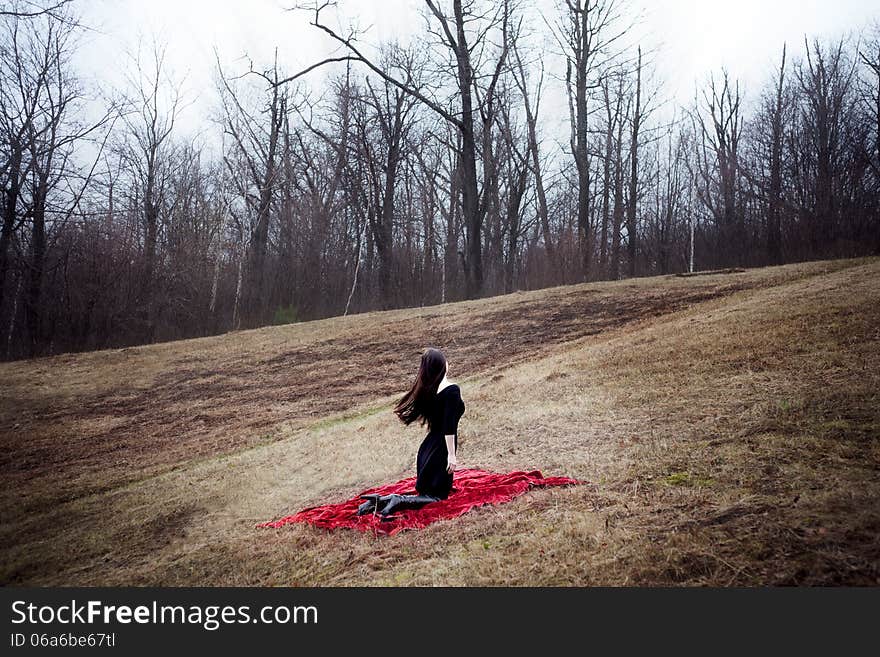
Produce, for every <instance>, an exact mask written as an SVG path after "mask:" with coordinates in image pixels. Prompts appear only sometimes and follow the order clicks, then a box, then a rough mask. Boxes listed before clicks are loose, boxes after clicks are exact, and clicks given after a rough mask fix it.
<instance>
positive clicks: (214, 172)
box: [0, 0, 880, 359]
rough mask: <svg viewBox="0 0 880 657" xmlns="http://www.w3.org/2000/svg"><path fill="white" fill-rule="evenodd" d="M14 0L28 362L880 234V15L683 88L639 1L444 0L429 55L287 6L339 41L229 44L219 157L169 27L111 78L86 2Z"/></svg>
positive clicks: (423, 44)
mask: <svg viewBox="0 0 880 657" xmlns="http://www.w3.org/2000/svg"><path fill="white" fill-rule="evenodd" d="M0 9H2V11H0V189H2V198H0V215H2V218H0V229H2V233H0V357H2V358H5V359H14V358H22V357H34V356H40V355H47V354H54V353H59V352H63V351H78V350H89V349H99V348H105V347H119V346H126V345H134V344H144V343H150V342H155V341H164V340H173V339H179V338H186V337H194V336H202V335H210V334H216V333H221V332H225V331H229V330H235V329H241V328H250V327H257V326H263V325H267V324H272V323H288V322H294V321H301V320H307V319H314V318H320V317H327V316H332V315H340V314H344V313H345V314H351V313H357V312H363V311H369V310H375V309H386V308H398V307H406V306H419V305H429V304H436V303H442V302H446V301H453V300H459V299H465V298H478V297H483V296H488V295H493V294H500V293H505V292H510V291H514V290H517V289H534V288H540V287H546V286H550V285H557V284H563V283H573V282H580V281H587V280H605V279H617V278H621V277H630V276H647V275H654V274H668V273H675V272H682V271H687V270H688V269H689V268H690V267H691V266H692V267H693V268H694V269H695V270H700V269H712V268H717V267H733V266H761V265H768V264H780V263H785V262H792V261H799V260H806V259H817V258H834V257H851V256H858V255H866V254H878V253H880V32H878V31H877V28H876V26H875V27H871V26H865V30H864V32H862V33H859V34H857V35H851V36H848V37H845V38H841V39H825V38H819V37H815V38H814V36H812V35H807V36H806V37H805V38H804V41H803V43H800V44H791V43H790V44H782V43H780V44H779V51H778V52H779V56H778V62H777V65H776V66H775V69H774V70H768V71H767V76H766V80H765V82H764V84H763V86H761V87H760V88H745V86H744V84H743V83H742V82H740V81H738V80H736V79H735V78H734V77H732V76H731V75H730V74H729V73H728V72H727V71H724V70H719V71H714V72H713V73H712V74H711V76H707V78H706V79H705V80H703V81H701V82H700V83H699V85H698V88H697V89H696V92H695V94H694V96H693V98H692V100H691V101H690V102H688V103H686V104H684V105H683V106H678V107H673V106H672V103H671V102H669V101H668V99H667V97H666V95H665V94H664V86H663V80H662V78H661V77H660V76H659V75H658V74H657V72H656V70H655V67H654V65H653V60H654V54H655V53H654V52H652V50H651V49H650V48H648V47H646V46H645V45H644V44H640V43H638V42H636V41H635V40H634V39H632V38H630V36H631V27H632V26H631V24H630V23H628V22H627V21H628V20H629V19H628V18H627V16H628V12H627V11H626V10H627V7H626V6H625V5H623V4H622V3H621V2H615V1H614V0H558V2H557V4H556V10H555V14H554V15H546V16H544V17H543V21H535V20H531V19H530V20H527V15H526V13H527V9H526V8H524V7H523V6H522V5H521V4H519V3H517V2H515V1H514V0H505V1H496V2H488V1H485V2H483V1H480V0H451V1H449V2H441V1H440V0H425V2H424V18H425V21H424V28H423V33H422V34H421V35H419V38H418V39H415V40H414V43H416V46H413V47H406V46H403V45H401V44H400V43H395V42H388V43H376V42H373V41H370V34H369V33H367V34H359V33H355V32H348V31H341V30H340V28H338V27H337V26H338V25H339V24H340V22H339V20H337V19H336V17H337V14H336V12H338V11H339V9H338V8H337V7H335V6H334V5H333V4H332V3H318V4H312V5H310V6H307V7H298V8H296V9H291V10H290V12H289V13H287V14H285V16H283V18H284V19H285V20H295V21H302V22H303V23H304V24H305V23H308V24H309V25H310V26H311V27H310V28H309V29H311V30H314V31H316V32H319V33H320V34H321V35H322V36H323V37H324V38H326V39H327V41H328V42H330V43H332V44H333V45H334V46H335V51H334V52H335V54H334V55H333V56H332V57H330V58H329V59H327V60H319V59H316V60H315V61H314V62H311V63H308V64H307V67H306V68H302V67H301V65H300V68H295V67H292V66H289V65H288V63H286V62H284V61H281V60H280V59H279V58H278V57H277V56H276V57H275V59H274V60H273V61H269V62H251V61H247V62H246V63H245V64H244V65H242V63H241V62H242V60H237V62H236V64H234V65H231V64H229V63H227V62H224V61H222V58H221V56H220V55H219V54H217V55H216V57H215V62H214V69H215V71H216V74H215V80H216V90H215V91H216V93H215V98H216V102H215V104H214V105H215V111H214V112H213V113H212V114H211V116H206V117H204V120H205V123H206V124H207V125H209V126H210V128H209V132H210V135H211V137H210V139H211V140H212V141H211V143H212V147H211V148H208V147H206V146H203V145H200V142H199V141H198V140H193V139H191V138H190V137H189V136H187V135H185V134H183V133H182V131H181V130H180V128H179V118H180V115H181V112H183V111H184V110H185V109H186V102H187V101H186V99H185V98H184V97H183V96H182V95H181V92H180V89H181V81H180V80H178V79H175V78H174V77H173V75H172V72H171V71H170V68H169V66H168V65H167V56H166V55H167V46H163V45H161V44H156V45H152V46H150V47H142V48H141V49H140V50H139V51H138V52H136V53H132V54H131V55H130V56H129V57H128V58H127V59H125V61H124V62H123V61H122V60H121V63H120V66H124V67H126V71H127V80H128V84H127V85H126V88H125V90H124V93H119V94H106V93H105V94H102V95H99V94H98V92H97V91H96V90H92V89H89V88H88V86H87V85H86V84H84V82H83V77H82V75H81V72H80V71H78V70H77V69H76V67H75V66H74V64H73V61H74V57H73V55H74V53H75V52H76V48H77V47H78V43H79V38H80V35H81V32H82V31H83V30H84V29H87V26H83V25H81V24H80V22H79V21H78V19H77V3H76V2H54V3H45V4H39V3H35V2H26V3H25V2H4V3H0ZM529 16H531V17H532V18H534V16H533V14H529ZM367 44H368V45H369V48H367V47H366V45H367ZM541 44H544V45H541ZM548 44H549V45H548ZM793 53H799V54H796V55H795V54H793ZM551 70H552V71H561V72H562V73H561V74H560V75H551V73H550V71H551ZM551 84H556V85H557V86H558V87H559V88H561V90H562V94H561V97H563V98H564V99H565V100H564V101H563V103H562V104H560V106H558V107H556V106H552V107H551V106H548V104H547V100H546V99H547V97H548V94H547V89H548V87H549V86H550V85H551ZM96 106H99V107H101V108H102V109H101V110H100V111H97V112H96V111H95V107H96ZM86 108H88V111H86ZM548 112H555V113H564V114H565V118H566V119H567V120H568V122H569V125H570V132H569V135H568V136H567V138H565V139H561V140H558V141H557V142H555V143H554V141H553V139H552V138H551V136H550V135H548V134H547V131H546V130H545V129H544V128H545V126H546V125H547V120H546V116H547V113H548ZM85 117H90V118H85Z"/></svg>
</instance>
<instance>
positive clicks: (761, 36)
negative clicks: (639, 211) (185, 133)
mask: <svg viewBox="0 0 880 657" xmlns="http://www.w3.org/2000/svg"><path fill="white" fill-rule="evenodd" d="M293 1H294V0H290V1H289V2H284V1H279V0H247V1H245V0H237V1H233V0H80V2H79V3H78V6H79V9H80V11H81V12H82V15H83V20H84V22H85V23H86V24H87V25H89V26H91V27H93V28H94V31H93V32H91V33H90V34H89V35H88V36H87V37H86V38H85V39H84V41H83V43H82V48H81V51H80V55H79V67H80V70H81V72H82V73H83V74H85V75H87V76H89V77H92V78H94V79H95V80H97V81H99V82H100V84H101V85H102V86H105V87H109V86H116V85H120V84H121V82H122V71H123V64H124V62H125V58H124V57H123V56H122V53H124V52H126V51H129V52H131V51H135V50H136V49H137V44H138V41H139V40H143V42H144V43H146V44H149V43H150V42H151V40H152V39H153V38H154V37H156V38H157V39H158V40H159V41H160V42H164V43H165V44H167V47H168V63H169V65H170V67H171V69H172V70H173V75H174V77H175V78H176V79H179V78H184V76H185V83H184V92H185V93H186V94H187V95H188V96H189V97H190V98H191V99H192V101H193V102H192V104H191V105H190V106H189V108H188V109H187V116H186V117H185V120H184V125H185V126H188V129H198V126H199V125H202V124H204V121H205V118H206V117H207V115H208V112H210V111H211V108H212V106H213V105H215V104H216V96H215V93H214V88H213V82H212V75H213V67H214V55H213V51H214V48H215V47H216V48H217V49H218V51H219V53H220V56H221V59H222V60H223V62H224V64H226V65H228V66H230V67H231V68H232V69H233V70H234V68H235V66H236V65H237V66H239V67H246V64H244V63H243V60H241V59H240V58H241V57H242V55H244V54H245V53H247V54H248V55H249V56H250V57H251V58H253V59H254V61H255V62H256V63H257V64H258V65H259V64H265V63H268V62H269V61H271V58H272V56H273V52H274V49H275V47H276V46H277V47H278V51H279V59H280V60H281V63H282V65H283V68H284V69H285V70H287V71H295V70H298V69H299V68H301V67H303V66H306V65H308V64H310V63H313V62H315V61H317V60H318V59H319V58H321V57H322V56H325V55H326V54H327V53H329V52H330V47H331V45H332V44H331V43H330V42H329V40H328V39H327V38H326V36H324V35H322V34H321V33H320V32H318V31H317V30H316V29H315V28H313V27H311V26H309V25H308V18H307V15H305V14H302V13H298V12H286V11H285V10H284V9H285V7H288V6H291V5H292V4H293ZM423 5H424V3H423V2H422V1H421V0H340V2H339V15H341V16H343V17H344V19H346V20H353V21H356V22H358V24H360V25H361V26H362V27H368V26H371V28H370V30H369V31H368V32H367V34H366V35H365V36H364V37H363V38H362V39H363V41H364V42H366V43H378V42H379V41H381V40H385V39H390V38H399V39H401V40H403V41H406V40H407V39H408V38H409V37H410V36H411V35H412V34H414V33H415V34H418V33H420V32H421V31H422V30H423V26H424V19H423V17H422V7H423ZM531 6H532V9H533V10H534V11H539V10H544V11H545V12H547V13H548V15H550V12H552V10H553V7H554V2H553V0H538V2H535V3H532V4H531ZM631 6H632V7H633V8H634V10H635V11H637V12H640V13H641V14H642V19H641V21H640V26H639V30H640V31H641V32H643V33H644V34H645V39H644V42H645V43H650V44H658V48H657V55H656V65H657V73H658V76H659V79H660V80H662V81H663V86H662V92H663V95H664V96H665V97H667V98H672V99H676V100H677V101H678V102H682V103H684V102H688V101H689V100H690V99H691V98H692V97H693V94H694V84H695V82H696V81H697V80H700V79H703V78H704V77H705V76H706V75H707V74H708V73H709V72H710V71H718V70H719V69H720V67H722V66H726V67H727V68H728V69H729V71H730V73H731V74H733V75H734V76H736V77H738V78H739V79H741V80H742V81H743V83H744V85H745V89H746V90H747V93H748V92H749V91H756V90H757V87H758V86H759V85H760V84H761V83H762V82H763V81H764V80H765V79H766V77H767V76H769V75H770V74H771V73H772V69H773V66H775V65H776V63H777V61H778V58H779V54H780V50H781V47H782V44H783V42H788V44H789V52H790V53H792V54H794V55H796V54H797V53H798V52H800V51H801V50H802V44H803V39H804V35H805V34H806V35H810V36H814V35H817V36H828V37H837V36H840V35H842V34H846V33H853V34H854V35H856V36H858V34H859V33H860V32H861V31H863V30H864V28H866V26H868V25H869V24H870V23H872V22H873V21H876V20H877V19H878V18H880V11H878V9H877V6H878V5H877V2H876V0H874V1H870V0H736V1H732V0H658V1H655V2H650V1H648V0H645V1H642V2H636V1H634V2H632V3H631ZM327 18H328V19H329V18H330V16H329V15H328V17H327ZM533 18H534V20H532V21H530V23H531V24H537V25H538V26H539V27H540V26H541V21H540V18H537V17H533ZM551 45H552V44H550V43H546V44H545V45H544V47H545V48H547V49H548V50H549V49H550V48H551ZM236 60H238V62H237V63H236ZM239 70H240V69H239ZM322 75H323V74H322V73H321V72H317V73H314V74H312V75H311V77H310V83H311V84H313V85H315V86H317V85H318V84H319V83H320V80H321V76H322ZM550 97H551V98H552V97H553V96H552V94H551V95H550ZM550 109H551V110H552V108H550ZM545 110H547V108H546V106H545ZM558 110H559V111H557V112H553V114H554V115H555V116H556V117H557V120H561V119H560V117H565V116H566V113H567V110H566V109H565V107H564V106H563V107H560V108H558ZM548 114H550V112H549V111H548Z"/></svg>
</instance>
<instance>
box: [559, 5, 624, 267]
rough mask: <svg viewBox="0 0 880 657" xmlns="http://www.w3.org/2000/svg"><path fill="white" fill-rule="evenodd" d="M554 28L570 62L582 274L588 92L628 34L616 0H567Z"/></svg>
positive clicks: (587, 254) (587, 253)
mask: <svg viewBox="0 0 880 657" xmlns="http://www.w3.org/2000/svg"><path fill="white" fill-rule="evenodd" d="M559 13H560V17H559V20H558V21H557V23H556V25H555V29H554V33H555V36H556V40H557V42H558V44H559V45H560V47H561V48H562V51H563V55H564V56H565V66H566V77H565V79H566V85H565V86H566V92H567V94H568V104H569V114H570V121H571V139H570V146H571V152H572V155H573V156H574V161H575V167H576V169H577V177H578V178H577V181H578V185H577V190H578V201H577V229H578V249H579V251H580V255H581V276H582V278H583V280H586V279H587V278H588V276H589V274H590V258H591V251H592V245H591V243H590V231H589V224H590V157H589V155H590V152H589V139H590V135H589V127H588V123H589V115H590V113H591V110H590V108H589V106H588V100H589V92H590V90H591V89H595V88H597V87H598V86H599V82H598V81H597V80H598V79H600V78H601V75H600V74H599V73H600V66H601V65H602V64H604V63H605V60H606V59H607V58H608V57H609V54H610V52H609V51H610V48H611V46H612V45H613V44H614V42H615V41H617V40H618V39H619V38H620V37H621V36H622V35H623V33H624V31H621V30H619V29H618V27H617V23H618V22H619V18H620V17H619V13H618V3H617V2H616V1H615V0H562V2H560V5H559Z"/></svg>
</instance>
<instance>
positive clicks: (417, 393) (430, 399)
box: [358, 348, 464, 517]
mask: <svg viewBox="0 0 880 657" xmlns="http://www.w3.org/2000/svg"><path fill="white" fill-rule="evenodd" d="M448 374H449V364H448V363H447V361H446V356H444V355H443V352H442V351H440V350H439V349H433V348H431V349H427V350H425V353H424V354H422V362H421V365H420V366H419V373H418V375H417V376H416V380H415V382H414V383H413V385H412V387H411V388H410V390H409V392H407V393H406V394H405V395H404V396H403V397H402V398H401V399H400V401H398V402H397V405H396V406H395V407H394V412H395V413H396V414H397V417H398V418H400V421H401V422H403V423H404V424H407V425H409V424H411V423H413V422H415V421H416V420H419V422H420V424H421V425H422V426H424V425H425V424H427V425H428V434H427V435H426V436H425V439H424V440H423V441H422V444H421V446H420V447H419V454H418V458H417V459H416V492H417V493H418V495H363V496H362V497H363V498H364V499H366V500H367V501H366V502H364V503H363V504H362V505H361V506H360V508H359V509H358V515H363V514H365V513H370V512H373V513H378V514H379V515H381V516H383V517H386V516H388V515H389V514H390V513H391V512H392V511H394V510H395V509H400V508H413V507H419V506H423V505H425V504H428V503H429V502H436V501H437V500H445V499H446V498H447V497H449V492H450V491H451V490H452V473H453V472H454V471H455V467H456V465H457V461H456V450H457V449H458V421H459V419H460V418H461V416H462V414H463V413H464V402H463V401H462V399H461V389H460V388H459V387H458V384H457V383H452V382H451V381H450V380H449V379H448V378H447V375H448Z"/></svg>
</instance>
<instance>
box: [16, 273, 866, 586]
mask: <svg viewBox="0 0 880 657" xmlns="http://www.w3.org/2000/svg"><path fill="white" fill-rule="evenodd" d="M426 346H439V347H442V348H443V349H444V350H445V351H446V353H447V355H448V357H449V361H450V378H452V379H453V380H455V381H457V382H459V383H460V384H461V387H462V395H463V397H464V399H465V403H466V405H467V412H466V414H465V416H464V417H463V418H462V420H461V424H460V454H459V462H460V464H461V465H462V466H468V467H471V466H473V467H484V468H487V469H492V470H499V471H501V470H510V469H540V470H542V471H543V472H544V473H545V474H547V475H557V474H564V475H569V476H574V477H578V478H582V479H587V480H590V481H591V482H593V485H590V486H582V487H573V488H567V489H549V490H536V491H533V492H530V493H529V494H527V495H525V496H522V497H520V498H518V499H517V500H514V501H513V502H511V503H509V504H506V505H502V506H497V507H488V508H483V509H479V510H476V511H474V512H472V513H469V514H467V515H465V516H463V517H462V518H458V519H455V520H451V521H443V522H439V523H436V524H435V525H432V526H431V527H429V528H427V529H425V530H421V531H418V532H402V533H400V534H398V535H396V536H393V537H374V536H370V535H364V534H361V533H358V532H350V531H337V532H332V533H330V532H326V531H324V530H318V529H315V528H312V527H308V526H301V525H295V526H289V527H285V528H283V529H279V530H262V529H261V530H257V529H255V528H254V524H255V523H256V522H258V521H262V520H268V519H272V518H276V517H279V516H282V515H287V514H289V513H291V512H294V511H296V510H298V509H299V508H301V507H304V506H308V505H311V504H314V503H317V502H319V501H325V500H326V501H336V500H341V499H343V498H345V497H348V496H350V495H351V494H353V493H356V492H358V491H360V490H362V489H363V488H366V487H368V486H372V485H374V484H377V483H382V482H387V481H393V480H396V479H398V478H401V477H404V476H408V475H410V474H412V473H413V470H414V460H415V452H416V449H417V447H418V444H419V442H420V440H421V438H422V435H423V430H422V429H420V428H416V427H409V428H407V427H403V426H402V425H401V424H400V423H399V422H397V420H396V418H395V416H394V415H393V414H392V413H391V411H390V408H391V405H392V404H393V401H394V400H395V399H396V397H397V396H398V395H399V394H401V393H402V392H403V391H404V390H405V389H406V387H407V386H408V384H409V383H410V381H411V378H412V376H413V374H414V371H415V367H416V366H417V363H418V356H419V354H420V353H421V350H422V349H423V348H424V347H426ZM878 347H880V260H878V259H869V260H849V261H835V262H818V263H807V264H800V265H788V266H784V267H775V268H767V269H759V270H749V271H747V272H744V273H734V274H718V275H711V276H697V277H692V278H679V277H665V278H650V279H636V280H627V281H618V282H613V283H597V284H584V285H576V286H564V287H558V288H553V289H549V290H540V291H534V292H525V293H516V294H511V295H506V296H503V297H495V298H492V299H484V300H478V301H467V302H462V303H455V304H447V305H444V306H435V307H427V308H420V309H406V310H396V311H389V312H376V313H368V314H363V315H356V316H351V317H346V318H333V319H327V320H320V321H315V322H307V323H302V324H295V325H290V326H284V327H273V328H266V329H260V330H255V331H242V332H236V333H231V334H228V335H224V336H218V337H213V338H205V339H197V340H186V341H181V342H175V343H168V344H161V345H153V346H148V347H138V348H129V349H121V350H112V351H103V352H96V353H91V354H77V355H65V356H58V357H54V358H47V359H40V360H36V361H31V362H19V363H8V364H0V379H2V380H3V382H4V386H3V388H2V391H0V395H2V396H0V442H2V456H0V470H2V475H3V482H4V486H3V489H2V492H0V504H2V507H0V508H2V513H3V523H2V529H0V550H2V553H3V560H2V570H0V580H2V582H3V583H5V584H38V585H47V584H64V585H74V584H88V585H96V584H168V585H176V584H228V585H245V584H255V585H275V584H281V585H288V584H293V585H296V584H302V585H350V584H419V585H423V584H453V585H455V584H471V585H493V584H671V583H687V584H704V583H711V584H722V585H724V584H837V583H854V584H878V583H880V542H878V540H877V537H878V535H880V411H878V407H880V404H878V395H880V348H878Z"/></svg>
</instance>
